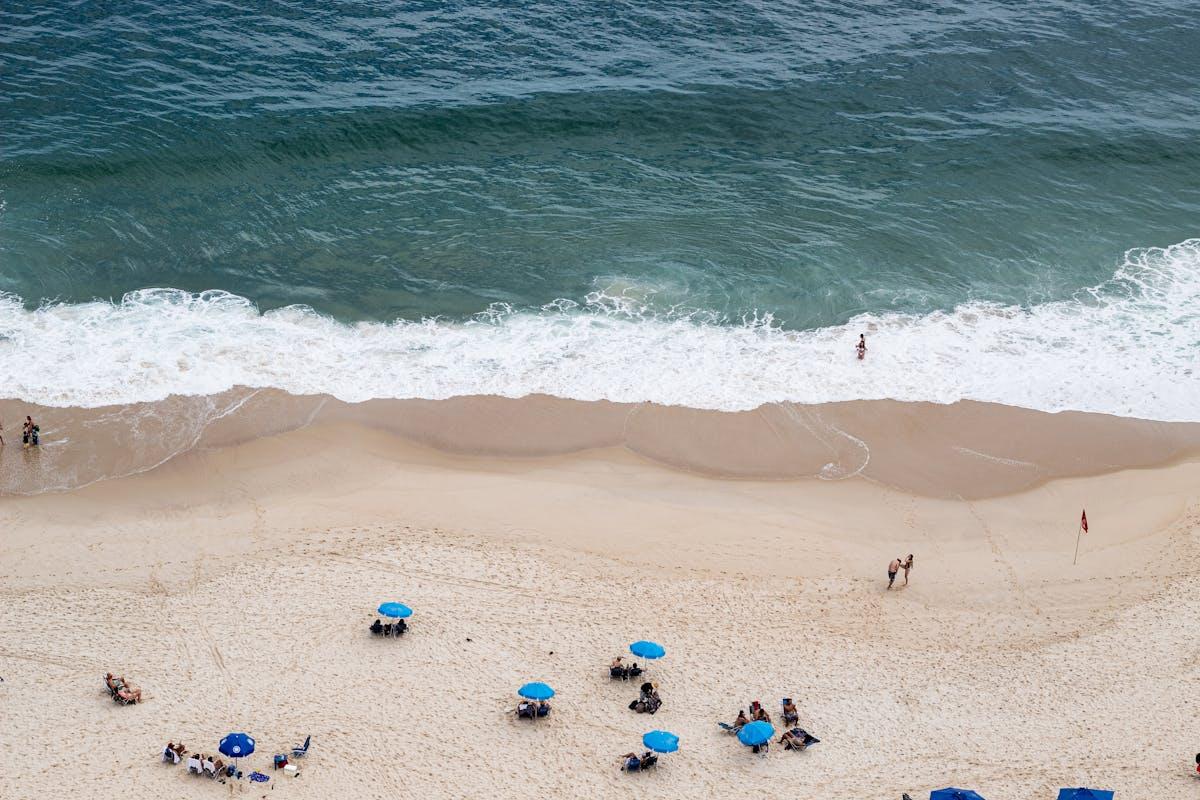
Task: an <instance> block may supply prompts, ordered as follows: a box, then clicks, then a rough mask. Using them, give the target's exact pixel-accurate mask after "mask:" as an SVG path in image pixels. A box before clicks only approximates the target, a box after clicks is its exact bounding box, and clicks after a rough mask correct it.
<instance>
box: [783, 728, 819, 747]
mask: <svg viewBox="0 0 1200 800" xmlns="http://www.w3.org/2000/svg"><path fill="white" fill-rule="evenodd" d="M819 741H821V740H820V739H818V738H817V737H815V736H813V735H812V734H810V733H809V732H808V731H806V730H804V728H792V729H791V730H788V731H784V732H783V736H781V737H779V743H780V744H781V745H783V749H784V750H797V751H799V750H807V749H808V748H809V747H811V746H812V745H814V744H816V743H817V742H819Z"/></svg>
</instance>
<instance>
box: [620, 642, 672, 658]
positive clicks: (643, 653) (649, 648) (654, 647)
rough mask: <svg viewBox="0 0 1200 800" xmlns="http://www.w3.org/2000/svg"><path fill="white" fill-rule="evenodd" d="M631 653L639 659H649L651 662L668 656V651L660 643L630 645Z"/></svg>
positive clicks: (635, 643)
mask: <svg viewBox="0 0 1200 800" xmlns="http://www.w3.org/2000/svg"><path fill="white" fill-rule="evenodd" d="M629 652H631V653H633V654H634V655H635V656H637V657H638V658H649V659H651V660H653V659H656V658H662V657H663V656H665V655H666V654H667V651H666V649H665V648H664V647H663V646H662V645H661V644H659V643H658V642H645V641H642V642H634V643H633V644H631V645H629Z"/></svg>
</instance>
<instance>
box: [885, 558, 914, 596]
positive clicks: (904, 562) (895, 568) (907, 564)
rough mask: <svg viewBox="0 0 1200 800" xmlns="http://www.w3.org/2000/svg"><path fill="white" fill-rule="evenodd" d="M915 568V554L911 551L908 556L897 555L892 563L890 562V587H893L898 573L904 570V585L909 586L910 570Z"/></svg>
mask: <svg viewBox="0 0 1200 800" xmlns="http://www.w3.org/2000/svg"><path fill="white" fill-rule="evenodd" d="M912 568H913V554H912V553H909V554H908V558H904V559H902V558H900V556H896V557H895V558H893V559H892V563H890V564H888V588H889V589H891V588H892V584H893V583H895V582H896V573H897V572H899V571H900V570H904V585H905V586H908V571H909V570H910V569H912Z"/></svg>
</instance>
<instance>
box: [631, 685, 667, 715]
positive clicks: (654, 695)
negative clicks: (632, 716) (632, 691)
mask: <svg viewBox="0 0 1200 800" xmlns="http://www.w3.org/2000/svg"><path fill="white" fill-rule="evenodd" d="M660 708H662V698H661V697H659V695H658V686H657V685H656V684H653V683H650V682H649V681H646V682H645V683H643V684H642V685H641V688H640V691H639V692H638V699H637V700H634V701H632V702H630V704H629V710H630V711H636V712H637V713H639V714H655V713H657V712H658V710H659V709H660Z"/></svg>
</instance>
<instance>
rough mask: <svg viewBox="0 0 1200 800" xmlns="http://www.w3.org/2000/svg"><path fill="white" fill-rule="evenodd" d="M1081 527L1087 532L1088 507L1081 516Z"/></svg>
mask: <svg viewBox="0 0 1200 800" xmlns="http://www.w3.org/2000/svg"><path fill="white" fill-rule="evenodd" d="M1079 527H1081V528H1083V532H1084V533H1087V509H1086V508H1085V509H1084V510H1083V516H1082V517H1080V518H1079Z"/></svg>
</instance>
